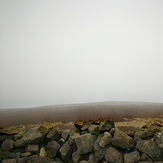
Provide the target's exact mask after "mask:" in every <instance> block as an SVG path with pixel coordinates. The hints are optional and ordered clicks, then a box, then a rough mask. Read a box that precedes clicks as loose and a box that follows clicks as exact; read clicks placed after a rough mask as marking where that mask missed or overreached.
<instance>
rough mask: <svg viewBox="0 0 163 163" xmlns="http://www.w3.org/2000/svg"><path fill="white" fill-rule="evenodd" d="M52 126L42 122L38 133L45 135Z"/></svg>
mask: <svg viewBox="0 0 163 163" xmlns="http://www.w3.org/2000/svg"><path fill="white" fill-rule="evenodd" d="M52 127H53V126H52V125H51V124H50V123H48V122H46V121H44V122H43V123H41V125H40V127H39V128H38V131H40V132H41V133H43V134H47V133H48V132H49V131H50V129H52Z"/></svg>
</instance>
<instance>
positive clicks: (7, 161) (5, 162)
mask: <svg viewBox="0 0 163 163" xmlns="http://www.w3.org/2000/svg"><path fill="white" fill-rule="evenodd" d="M1 163H16V159H3V160H2V162H1Z"/></svg>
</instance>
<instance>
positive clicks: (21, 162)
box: [17, 155, 56, 163]
mask: <svg viewBox="0 0 163 163" xmlns="http://www.w3.org/2000/svg"><path fill="white" fill-rule="evenodd" d="M17 163H56V162H55V161H54V160H53V159H50V158H48V157H40V156H38V155H32V156H30V157H23V158H19V159H18V160H17Z"/></svg>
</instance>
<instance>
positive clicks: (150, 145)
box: [136, 140, 163, 161]
mask: <svg viewBox="0 0 163 163" xmlns="http://www.w3.org/2000/svg"><path fill="white" fill-rule="evenodd" d="M136 148H137V149H138V150H139V151H140V152H142V153H145V154H147V155H148V156H149V157H150V158H152V159H153V160H154V161H161V160H163V157H162V150H161V149H160V148H159V147H158V146H157V144H156V142H155V141H153V140H140V141H138V142H137V145H136Z"/></svg>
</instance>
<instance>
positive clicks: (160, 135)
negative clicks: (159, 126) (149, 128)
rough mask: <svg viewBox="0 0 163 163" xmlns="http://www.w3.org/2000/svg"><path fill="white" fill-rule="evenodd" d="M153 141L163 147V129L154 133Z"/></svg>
mask: <svg viewBox="0 0 163 163" xmlns="http://www.w3.org/2000/svg"><path fill="white" fill-rule="evenodd" d="M154 138H155V141H156V143H157V145H158V147H159V148H161V149H163V130H162V131H161V132H157V133H156V134H155V135H154Z"/></svg>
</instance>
